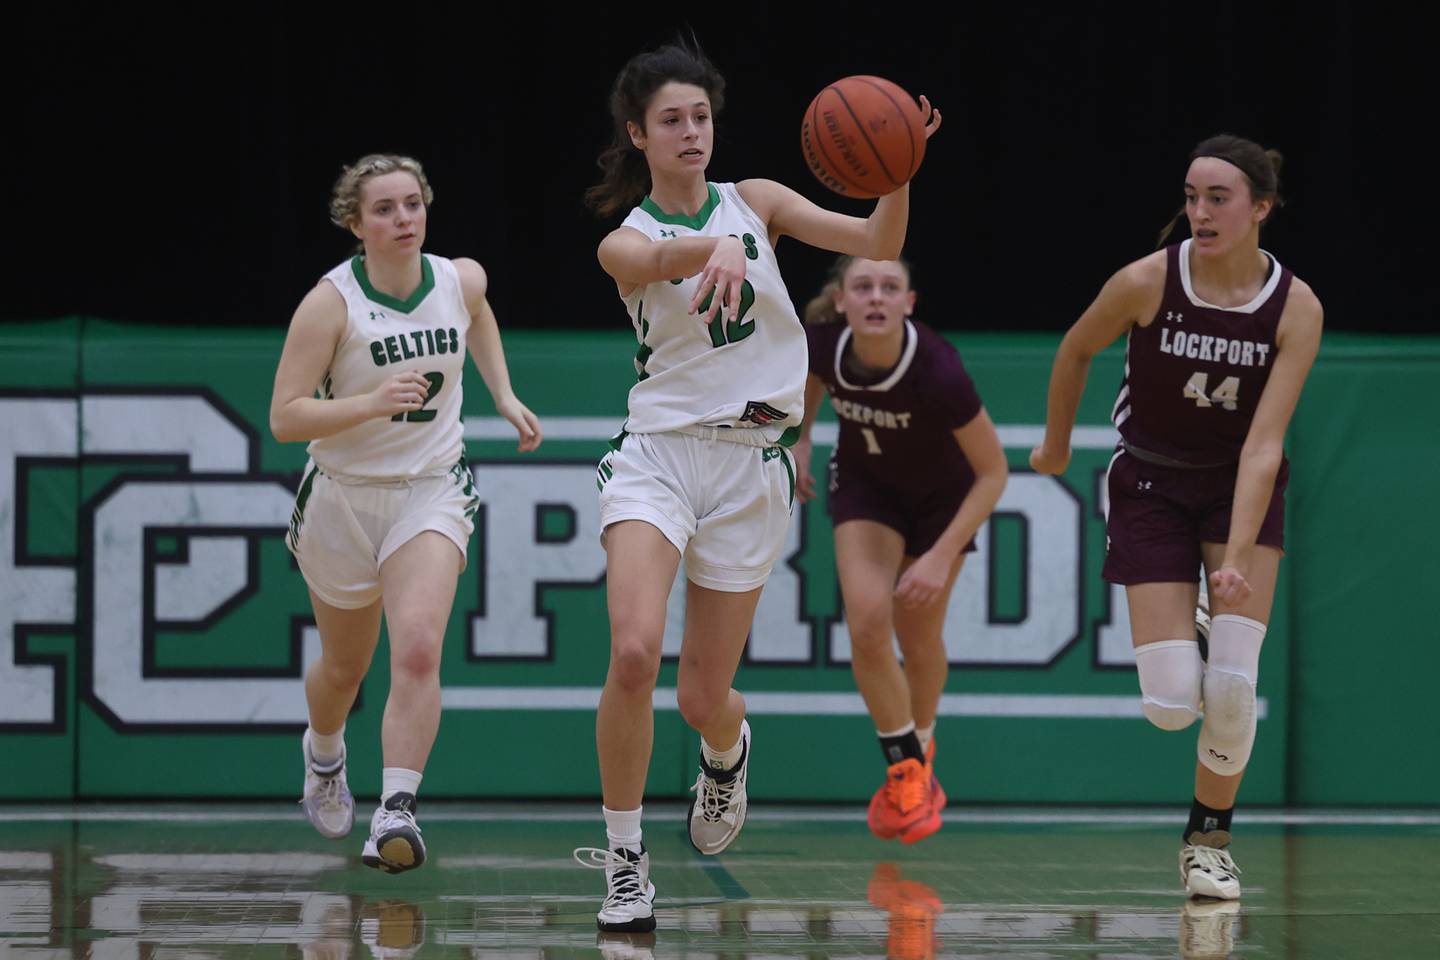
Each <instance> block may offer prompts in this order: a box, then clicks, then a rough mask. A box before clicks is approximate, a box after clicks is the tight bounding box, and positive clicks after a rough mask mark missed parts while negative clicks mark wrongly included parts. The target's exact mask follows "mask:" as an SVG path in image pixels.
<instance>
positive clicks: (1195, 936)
mask: <svg viewBox="0 0 1440 960" xmlns="http://www.w3.org/2000/svg"><path fill="white" fill-rule="evenodd" d="M1239 915H1240V902H1239V901H1238V900H1186V901H1185V905H1184V906H1183V907H1181V908H1180V956H1182V957H1184V958H1185V960H1225V958H1227V957H1229V956H1230V954H1231V953H1232V952H1233V951H1234V949H1235V931H1234V929H1233V928H1234V922H1235V918H1236V917H1237V916H1239Z"/></svg>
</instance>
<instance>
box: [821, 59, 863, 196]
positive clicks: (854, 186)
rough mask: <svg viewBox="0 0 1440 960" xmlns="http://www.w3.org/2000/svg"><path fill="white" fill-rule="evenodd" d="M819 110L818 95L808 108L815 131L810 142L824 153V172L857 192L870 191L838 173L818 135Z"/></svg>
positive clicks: (832, 158)
mask: <svg viewBox="0 0 1440 960" xmlns="http://www.w3.org/2000/svg"><path fill="white" fill-rule="evenodd" d="M834 89H835V88H834V87H826V88H825V90H834ZM820 92H821V93H824V92H825V91H824V90H822V91H820ZM835 92H836V93H837V94H838V93H839V91H838V90H836V91H835ZM819 112H820V98H819V97H816V98H815V102H814V103H813V104H811V108H810V128H811V129H812V130H814V131H815V136H813V137H812V138H811V142H813V143H814V144H815V147H816V149H818V150H819V151H820V152H821V153H822V154H824V155H825V172H826V173H828V174H830V175H831V176H832V177H834V178H835V179H837V180H844V181H845V182H846V184H848V185H849V187H850V189H852V190H855V191H857V192H859V193H869V192H870V191H869V190H867V189H866V188H865V186H864V184H861V183H859V182H857V181H855V180H851V179H850V178H849V177H847V176H845V175H844V174H843V173H840V172H839V171H838V169H837V165H836V164H835V158H834V157H832V156H830V152H829V151H828V150H826V149H825V139H824V138H823V137H821V136H820V118H819V117H818V116H817V114H819ZM858 199H868V198H864V197H861V198H858Z"/></svg>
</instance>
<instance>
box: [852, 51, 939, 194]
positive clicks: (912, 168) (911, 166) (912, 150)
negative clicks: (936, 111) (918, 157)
mask: <svg viewBox="0 0 1440 960" xmlns="http://www.w3.org/2000/svg"><path fill="white" fill-rule="evenodd" d="M856 79H858V80H860V81H862V82H863V83H866V84H868V85H869V86H871V87H874V88H875V89H876V90H878V91H879V92H880V95H881V96H883V97H884V98H885V99H886V100H889V101H890V105H891V106H893V107H894V108H895V111H896V112H897V113H899V114H900V115H901V116H904V115H905V107H902V106H901V105H900V104H899V103H897V102H896V100H895V98H894V97H892V96H891V95H890V91H889V90H886V89H885V88H884V87H882V86H880V85H879V84H878V83H874V82H872V81H871V80H869V79H867V78H865V77H857V78H856ZM922 136H923V133H922ZM905 139H906V141H907V142H908V143H909V144H910V163H909V170H910V176H911V177H913V176H915V135H914V133H912V132H911V130H910V124H908V123H907V124H905ZM876 156H879V154H876ZM887 172H888V171H887ZM909 182H910V178H909V177H907V178H905V183H909ZM901 186H904V184H901Z"/></svg>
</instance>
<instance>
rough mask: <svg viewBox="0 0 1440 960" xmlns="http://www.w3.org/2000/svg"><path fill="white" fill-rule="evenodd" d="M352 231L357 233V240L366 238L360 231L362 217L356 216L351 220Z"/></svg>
mask: <svg viewBox="0 0 1440 960" xmlns="http://www.w3.org/2000/svg"><path fill="white" fill-rule="evenodd" d="M350 232H351V233H353V234H354V235H355V239H356V240H364V239H365V235H364V234H363V233H361V232H360V218H359V217H356V218H355V219H354V220H351V221H350Z"/></svg>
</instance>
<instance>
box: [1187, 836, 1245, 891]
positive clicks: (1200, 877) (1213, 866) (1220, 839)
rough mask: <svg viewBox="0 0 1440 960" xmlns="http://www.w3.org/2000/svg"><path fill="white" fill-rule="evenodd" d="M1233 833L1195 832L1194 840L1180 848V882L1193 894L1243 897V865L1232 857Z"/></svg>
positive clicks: (1191, 838)
mask: <svg viewBox="0 0 1440 960" xmlns="http://www.w3.org/2000/svg"><path fill="white" fill-rule="evenodd" d="M1228 846H1230V833H1229V831H1227V830H1212V831H1210V832H1209V833H1201V832H1200V831H1198V830H1197V831H1195V832H1194V833H1192V834H1190V842H1189V843H1187V844H1186V845H1185V846H1183V847H1181V848H1180V882H1181V883H1183V884H1184V885H1185V892H1186V893H1187V894H1189V895H1190V896H1192V897H1214V898H1215V899H1217V900H1238V899H1240V880H1239V875H1240V868H1239V867H1237V866H1235V861H1234V860H1232V859H1231V858H1230V851H1229V850H1227V849H1226V847H1228Z"/></svg>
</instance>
